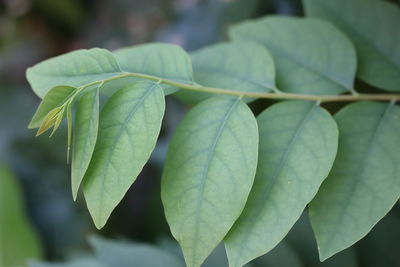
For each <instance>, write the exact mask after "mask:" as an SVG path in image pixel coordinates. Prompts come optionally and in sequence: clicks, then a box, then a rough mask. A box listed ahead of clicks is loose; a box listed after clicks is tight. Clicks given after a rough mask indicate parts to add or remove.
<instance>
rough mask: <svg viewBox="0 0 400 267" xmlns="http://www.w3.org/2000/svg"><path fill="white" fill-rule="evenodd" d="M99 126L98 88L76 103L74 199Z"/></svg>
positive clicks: (73, 173)
mask: <svg viewBox="0 0 400 267" xmlns="http://www.w3.org/2000/svg"><path fill="white" fill-rule="evenodd" d="M98 127H99V89H98V88H97V89H95V90H90V91H89V92H87V93H86V94H84V95H83V96H82V97H81V99H80V100H79V103H78V108H77V110H76V119H75V124H74V129H75V130H74V144H73V149H72V165H71V187H72V196H73V198H74V200H75V199H76V196H77V194H78V189H79V186H80V184H81V182H82V179H83V177H84V175H85V173H86V170H87V168H88V166H89V163H90V160H91V159H92V155H93V151H94V147H95V144H96V140H97V132H98Z"/></svg>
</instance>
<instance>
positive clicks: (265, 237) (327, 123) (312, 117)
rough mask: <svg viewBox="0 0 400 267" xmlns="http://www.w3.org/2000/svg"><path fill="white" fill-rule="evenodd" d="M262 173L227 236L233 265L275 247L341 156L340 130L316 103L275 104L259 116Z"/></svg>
mask: <svg viewBox="0 0 400 267" xmlns="http://www.w3.org/2000/svg"><path fill="white" fill-rule="evenodd" d="M257 122H258V126H259V132H260V146H259V157H258V167H257V174H256V178H255V181H254V185H253V188H252V190H251V193H250V195H249V199H248V201H247V203H246V206H245V209H244V211H243V213H242V214H241V216H240V217H239V219H238V220H237V221H236V223H235V224H234V226H233V228H232V229H231V231H230V232H229V234H228V235H227V237H226V238H225V245H226V249H227V254H228V259H229V264H230V266H235V267H236V266H242V265H243V264H245V263H246V262H249V261H250V260H252V259H254V258H256V257H258V256H261V255H263V254H265V253H267V252H268V251H270V250H271V249H272V248H274V247H275V246H276V245H277V244H278V243H279V242H280V241H281V240H282V239H283V238H284V237H285V235H286V234H287V233H288V232H289V230H290V229H291V228H292V226H293V225H294V223H295V222H296V221H297V220H298V218H299V217H300V215H301V213H302V212H303V210H304V208H305V206H306V205H307V204H308V203H309V202H310V201H311V199H312V198H313V197H314V196H315V194H316V193H317V191H318V188H319V186H320V185H321V183H322V181H323V180H324V179H325V178H326V176H327V175H328V173H329V170H330V169H331V167H332V164H333V161H334V159H335V155H336V150H337V142H338V130H337V126H336V123H335V121H334V119H333V118H332V117H331V116H330V114H329V113H328V112H327V111H325V110H324V109H322V108H321V107H319V106H318V105H316V104H315V103H313V102H305V101H296V102H295V101H290V102H282V103H279V104H275V105H273V106H272V107H270V108H268V109H267V110H265V111H264V112H263V113H261V114H260V115H259V116H258V118H257Z"/></svg>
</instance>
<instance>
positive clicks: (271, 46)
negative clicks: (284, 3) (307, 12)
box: [230, 16, 356, 95]
mask: <svg viewBox="0 0 400 267" xmlns="http://www.w3.org/2000/svg"><path fill="white" fill-rule="evenodd" d="M230 36H231V38H233V40H235V41H237V40H243V41H255V42H257V43H260V44H262V45H264V46H265V47H266V48H267V49H268V51H269V52H270V53H271V55H272V57H273V59H274V61H275V66H276V82H277V86H278V88H279V89H281V90H282V91H286V92H292V93H303V94H317V95H333V94H340V93H343V92H349V91H351V90H352V88H353V81H354V76H355V72H356V53H355V49H354V47H353V45H352V43H351V42H350V41H349V40H348V39H347V38H346V36H345V35H344V34H343V33H342V32H340V31H339V30H338V29H337V28H336V27H334V26H333V25H332V24H330V23H329V22H325V21H323V20H319V19H311V18H294V17H282V16H281V17H279V16H268V17H266V18H261V19H257V20H254V21H249V22H244V23H240V24H238V25H235V26H233V27H232V28H231V29H230Z"/></svg>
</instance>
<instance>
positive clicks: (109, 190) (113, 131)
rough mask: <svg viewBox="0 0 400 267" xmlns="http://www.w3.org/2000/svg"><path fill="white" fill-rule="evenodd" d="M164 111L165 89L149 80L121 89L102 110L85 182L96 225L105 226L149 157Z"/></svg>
mask: <svg viewBox="0 0 400 267" xmlns="http://www.w3.org/2000/svg"><path fill="white" fill-rule="evenodd" d="M164 110H165V100H164V93H163V90H162V89H161V87H160V86H159V85H158V84H157V83H150V82H139V83H136V84H134V85H132V86H127V87H124V88H122V89H120V90H119V91H117V92H116V93H115V94H114V95H113V96H112V97H111V98H110V99H109V100H108V102H107V103H106V104H105V106H104V108H103V109H102V111H101V113H100V119H99V135H98V138H97V143H96V146H95V149H94V152H93V156H92V159H91V161H90V164H89V167H88V169H87V171H86V174H85V176H84V181H83V192H84V195H85V198H86V202H87V205H88V208H89V211H90V213H91V215H92V217H93V220H94V223H95V225H96V227H97V228H102V227H103V226H104V225H105V223H106V222H107V219H108V217H109V216H110V214H111V212H112V211H113V209H114V208H115V207H116V206H117V204H118V203H119V202H120V201H121V199H122V198H123V196H124V195H125V193H126V191H128V189H129V187H130V186H131V185H132V183H133V182H134V181H135V180H136V178H137V176H138V175H139V173H140V171H141V170H142V168H143V166H144V164H145V163H146V162H147V160H148V159H149V157H150V154H151V152H152V151H153V149H154V146H155V144H156V141H157V137H158V134H159V132H160V128H161V121H162V118H163V116H164Z"/></svg>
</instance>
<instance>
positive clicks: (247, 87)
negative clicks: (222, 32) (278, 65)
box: [176, 42, 275, 104]
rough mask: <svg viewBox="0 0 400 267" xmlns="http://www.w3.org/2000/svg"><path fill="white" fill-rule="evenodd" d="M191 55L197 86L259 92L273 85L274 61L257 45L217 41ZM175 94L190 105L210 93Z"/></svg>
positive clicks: (187, 91)
mask: <svg viewBox="0 0 400 267" xmlns="http://www.w3.org/2000/svg"><path fill="white" fill-rule="evenodd" d="M191 58H192V63H193V71H194V78H195V81H196V82H197V83H199V84H201V85H204V86H211V87H218V88H223V89H229V90H238V91H246V92H260V93H262V92H269V91H271V90H272V89H273V88H275V66H274V62H273V60H272V57H271V55H270V54H269V53H268V51H267V50H266V49H265V48H264V47H263V46H261V45H259V44H256V43H251V42H243V43H239V42H235V43H223V44H217V45H214V46H210V47H206V48H204V49H201V50H199V51H196V52H194V53H193V54H191ZM176 96H177V97H178V98H179V99H181V100H183V101H185V102H187V103H190V104H194V103H198V102H201V101H202V100H204V99H206V98H208V97H210V96H211V94H207V93H199V92H193V91H189V90H180V91H178V92H177V93H176ZM245 100H246V99H245ZM248 100H250V99H248Z"/></svg>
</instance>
